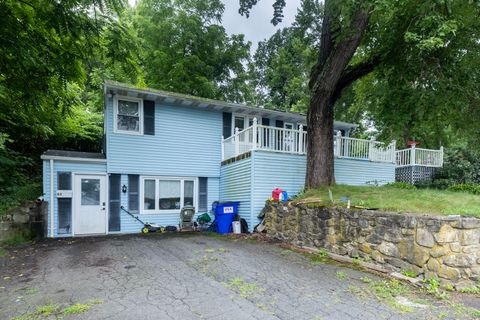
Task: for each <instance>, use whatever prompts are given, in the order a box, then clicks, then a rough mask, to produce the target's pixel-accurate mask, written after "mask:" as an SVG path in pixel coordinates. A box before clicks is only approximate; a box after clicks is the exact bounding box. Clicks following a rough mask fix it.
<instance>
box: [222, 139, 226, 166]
mask: <svg viewBox="0 0 480 320" xmlns="http://www.w3.org/2000/svg"><path fill="white" fill-rule="evenodd" d="M224 140H225V138H224V136H223V135H222V161H223V160H225V141H224Z"/></svg>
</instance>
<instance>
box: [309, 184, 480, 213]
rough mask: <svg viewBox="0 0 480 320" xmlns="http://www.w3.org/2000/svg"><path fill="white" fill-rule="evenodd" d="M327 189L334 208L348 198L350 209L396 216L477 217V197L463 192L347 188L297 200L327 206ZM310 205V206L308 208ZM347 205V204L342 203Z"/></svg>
mask: <svg viewBox="0 0 480 320" xmlns="http://www.w3.org/2000/svg"><path fill="white" fill-rule="evenodd" d="M329 189H330V190H331V192H332V195H333V199H334V202H335V204H337V203H340V201H339V199H340V198H342V197H347V198H349V199H350V201H351V204H352V206H361V207H367V208H379V209H381V210H387V211H395V212H414V213H430V214H439V215H451V214H462V215H468V216H476V217H480V201H479V199H478V195H473V194H469V193H463V192H454V191H445V190H434V189H417V190H410V189H404V188H398V187H395V186H382V187H375V186H365V187H357V186H346V185H336V186H333V187H323V188H319V189H315V190H310V191H307V192H305V193H303V194H302V196H301V197H300V199H312V200H314V199H320V200H322V202H320V203H316V204H315V205H316V206H318V205H329V204H330V197H329ZM311 205H312V204H311ZM342 205H346V203H342Z"/></svg>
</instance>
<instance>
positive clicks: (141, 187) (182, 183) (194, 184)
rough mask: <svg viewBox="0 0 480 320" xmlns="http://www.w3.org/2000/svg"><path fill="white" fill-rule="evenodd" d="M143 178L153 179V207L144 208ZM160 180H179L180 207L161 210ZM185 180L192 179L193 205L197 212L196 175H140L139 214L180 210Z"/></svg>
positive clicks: (177, 211)
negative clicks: (149, 208) (150, 208)
mask: <svg viewBox="0 0 480 320" xmlns="http://www.w3.org/2000/svg"><path fill="white" fill-rule="evenodd" d="M145 180H155V209H153V210H145V209H144V205H145V199H144V196H145V193H144V191H145V190H144V188H145ZM160 180H170V181H180V209H166V210H161V209H160V208H159V199H160V188H159V181H160ZM185 181H193V206H194V207H195V212H198V177H162V176H140V203H139V204H140V208H139V209H140V214H163V213H180V210H181V209H182V208H183V207H184V201H185V199H184V196H185V194H184V193H185Z"/></svg>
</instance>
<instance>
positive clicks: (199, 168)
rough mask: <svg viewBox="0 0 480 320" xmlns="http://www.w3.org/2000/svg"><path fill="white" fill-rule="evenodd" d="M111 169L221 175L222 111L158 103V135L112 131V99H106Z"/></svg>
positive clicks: (131, 172)
mask: <svg viewBox="0 0 480 320" xmlns="http://www.w3.org/2000/svg"><path fill="white" fill-rule="evenodd" d="M106 121H107V126H106V128H107V159H108V168H107V169H108V172H109V173H121V174H143V175H159V176H184V177H187V176H191V177H219V176H220V161H221V137H222V113H221V112H218V111H209V110H201V109H198V108H195V107H184V106H170V105H166V104H159V103H157V102H156V103H155V135H152V136H150V135H129V134H121V133H114V132H113V100H112V98H110V99H108V101H107V109H106Z"/></svg>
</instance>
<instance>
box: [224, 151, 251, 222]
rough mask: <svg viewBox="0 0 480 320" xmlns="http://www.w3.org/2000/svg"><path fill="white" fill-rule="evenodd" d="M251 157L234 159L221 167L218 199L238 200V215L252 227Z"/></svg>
mask: <svg viewBox="0 0 480 320" xmlns="http://www.w3.org/2000/svg"><path fill="white" fill-rule="evenodd" d="M251 194H252V159H251V158H247V159H243V160H240V161H236V162H233V163H230V164H227V165H224V166H222V168H221V178H220V201H240V205H239V207H238V210H239V215H240V216H241V217H242V218H243V219H245V220H246V221H247V223H248V227H249V228H250V229H251V228H252V223H253V221H252V211H251Z"/></svg>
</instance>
